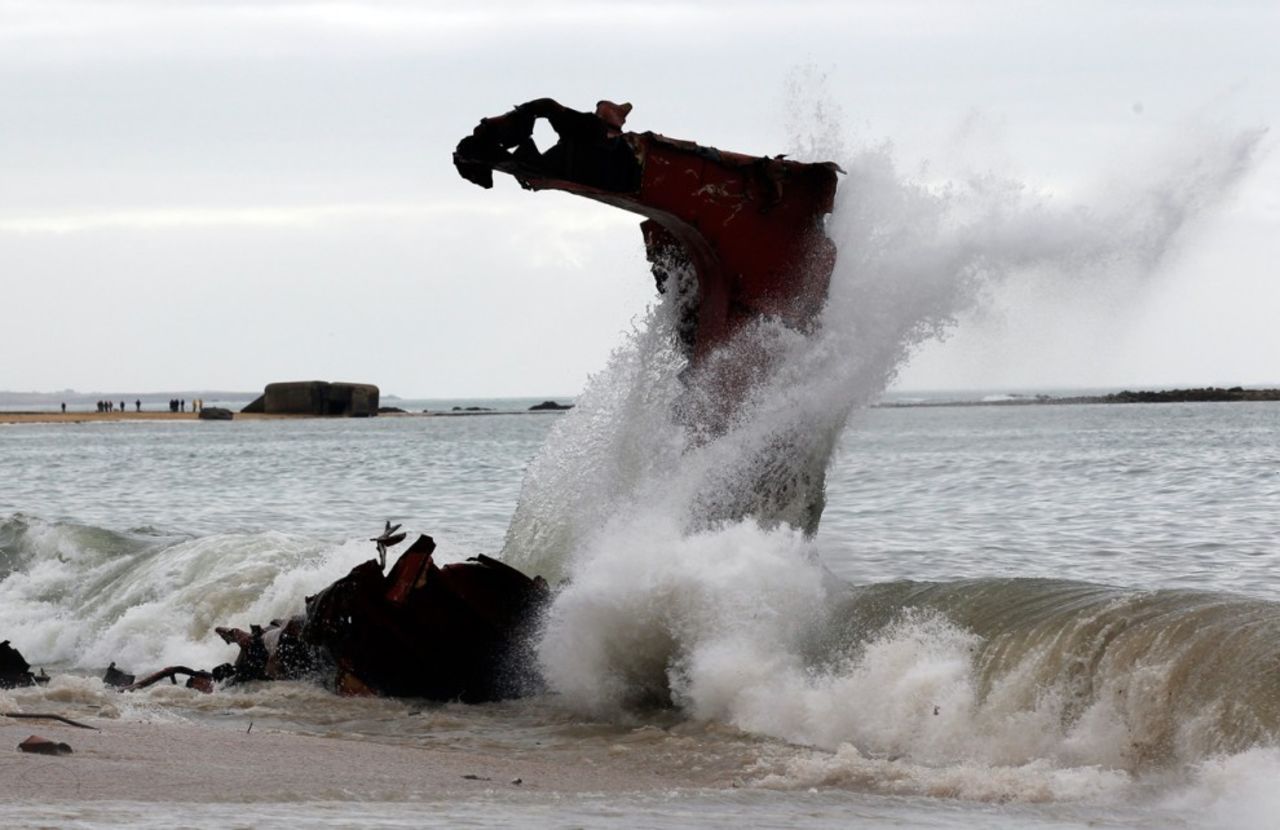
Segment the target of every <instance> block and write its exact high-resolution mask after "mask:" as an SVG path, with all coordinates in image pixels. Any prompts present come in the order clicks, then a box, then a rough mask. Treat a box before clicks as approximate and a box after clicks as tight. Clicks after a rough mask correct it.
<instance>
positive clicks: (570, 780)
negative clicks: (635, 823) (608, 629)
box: [0, 718, 706, 804]
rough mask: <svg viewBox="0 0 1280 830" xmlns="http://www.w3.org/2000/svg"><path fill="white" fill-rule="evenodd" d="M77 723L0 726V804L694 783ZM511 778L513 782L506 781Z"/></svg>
mask: <svg viewBox="0 0 1280 830" xmlns="http://www.w3.org/2000/svg"><path fill="white" fill-rule="evenodd" d="M84 722H85V723H88V724H90V725H93V726H96V727H98V729H99V731H96V732H95V731H90V730H86V729H76V728H74V727H70V726H66V725H63V724H60V723H57V722H53V721H34V720H24V721H10V720H8V719H6V718H0V750H7V751H4V752H3V753H2V754H0V759H2V760H0V804H3V803H4V802H14V801H38V802H51V801H65V800H74V801H99V800H105V801H153V802H226V801H232V802H246V801H289V802H295V801H321V800H334V799H357V800H396V801H406V800H410V801H412V800H417V799H419V798H439V797H440V796H442V795H454V796H456V797H459V798H466V797H474V796H484V795H486V794H492V793H493V792H495V791H502V790H507V791H513V792H514V791H530V790H533V791H543V792H558V793H586V792H636V791H644V790H653V789H655V788H660V787H661V788H667V787H679V786H688V785H689V784H690V783H692V782H691V781H690V780H689V779H688V777H687V776H678V775H677V774H675V773H674V772H664V771H662V770H658V769H654V768H652V767H647V768H646V767H645V766H644V765H639V764H633V763H631V762H630V760H629V759H628V758H626V757H625V756H624V757H619V758H616V759H613V760H611V761H610V762H608V763H603V764H601V763H598V762H595V763H593V762H586V763H582V764H566V763H564V762H563V761H561V760H550V759H547V758H545V757H541V756H538V755H535V754H532V753H527V754H526V753H521V752H513V751H511V750H510V748H502V749H498V748H494V750H493V751H487V750H486V749H483V748H468V747H456V748H450V749H440V748H439V747H421V746H406V745H393V744H384V743H374V742H371V741H364V740H344V739H337V738H328V737H316V736H310V735H298V734H293V733H287V732H278V731H272V730H268V729H256V728H255V729H253V730H252V731H249V732H246V729H245V726H244V724H243V723H242V722H241V723H237V724H228V725H227V726H226V727H221V726H204V725H193V724H187V723H172V722H165V723H139V722H132V721H119V720H110V719H90V720H86V721H84ZM29 735H40V736H42V737H46V738H49V739H50V740H53V741H61V742H65V743H67V744H69V745H70V746H71V747H72V754H70V755H65V756H58V757H51V756H45V755H33V754H27V753H23V752H18V751H16V747H17V745H18V743H19V742H21V741H22V740H23V739H25V738H26V737H27V736H29ZM596 760H597V761H598V760H599V759H596ZM468 776H473V777H468ZM517 778H518V779H520V783H519V784H517V783H513V782H514V781H515V779H517ZM704 783H706V782H704Z"/></svg>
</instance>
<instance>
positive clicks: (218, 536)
mask: <svg viewBox="0 0 1280 830" xmlns="http://www.w3.org/2000/svg"><path fill="white" fill-rule="evenodd" d="M564 417H565V416H559V415H499V416H484V417H467V418H429V417H417V418H381V419H374V420H303V421H258V422H243V423H240V422H232V423H230V424H226V423H185V422H184V423H165V422H160V423H156V422H139V423H114V424H81V425H61V424H59V425H47V426H41V425H21V426H13V427H8V428H3V429H0V466H2V469H0V472H2V473H3V476H2V478H0V481H2V482H3V483H2V484H0V514H2V515H3V519H0V636H3V637H6V638H9V639H11V640H12V641H13V642H14V644H15V645H16V646H17V647H18V648H19V649H20V650H21V651H22V652H23V653H24V654H25V655H27V657H28V658H29V659H30V660H31V661H32V662H33V663H35V664H38V665H44V666H47V667H48V668H49V670H50V671H52V672H54V673H62V672H65V673H69V674H70V677H68V678H65V679H63V680H60V681H58V684H59V685H57V688H56V690H55V691H54V692H37V691H30V692H9V693H0V701H3V702H4V703H5V704H7V706H9V707H13V706H17V705H23V706H25V708H28V709H31V708H40V703H39V701H40V700H41V698H40V695H42V694H45V695H48V694H53V695H56V697H54V700H56V701H57V705H58V707H59V708H60V709H62V710H66V711H69V712H70V713H71V714H73V715H74V714H83V715H94V714H102V713H103V712H106V713H108V714H116V715H117V716H123V717H138V716H142V715H143V714H145V716H146V717H148V718H155V717H163V716H170V717H175V718H178V719H188V720H196V721H200V720H213V721H218V722H222V721H225V720H226V719H228V718H230V719H233V720H234V719H242V720H250V719H252V720H255V721H256V722H257V723H258V724H259V728H270V727H274V728H282V729H288V730H291V731H301V732H311V733H315V734H328V735H335V734H337V735H347V736H349V737H353V738H359V739H365V740H369V739H372V740H388V741H417V742H420V743H422V744H423V745H428V746H447V745H449V742H451V741H462V742H463V744H464V745H465V744H466V743H467V742H475V743H483V744H484V745H486V746H492V745H497V746H505V747H507V748H509V749H510V750H512V751H521V752H534V753H538V754H539V755H540V756H541V757H544V758H547V759H552V760H555V759H559V758H563V760H564V762H565V763H574V762H579V761H580V759H581V758H582V757H592V756H593V755H595V754H597V753H598V754H599V755H600V757H602V758H603V757H607V755H608V754H609V753H610V752H611V751H616V747H617V745H618V744H619V743H626V744H627V746H628V747H629V748H630V749H631V750H632V751H636V752H641V753H649V754H650V755H651V762H652V763H653V764H654V765H655V766H660V767H664V768H672V767H673V766H674V767H678V766H679V765H682V764H684V765H689V766H702V767H707V766H712V767H714V766H716V765H720V766H721V767H722V768H724V769H730V770H733V776H734V777H735V781H736V783H737V784H738V785H739V787H738V789H735V790H731V791H720V790H710V791H707V790H703V789H700V788H698V787H696V786H694V787H690V788H689V789H688V790H687V791H680V792H661V793H648V794H639V795H633V796H622V797H618V796H610V797H609V798H607V799H606V798H603V797H601V798H594V797H575V798H571V799H569V800H568V801H567V802H566V801H564V800H555V801H554V803H552V802H548V801H546V799H545V798H543V797H541V796H532V795H530V796H521V797H518V796H512V795H509V794H502V795H487V796H480V797H477V799H475V800H473V801H464V802H461V803H458V802H449V803H441V804H434V805H432V806H431V809H430V810H429V811H428V810H426V809H425V808H424V807H423V806H422V805H416V806H415V805H410V804H397V803H379V804H372V805H371V804H361V805H360V806H359V813H358V815H359V816H360V817H361V818H362V820H363V819H364V818H367V819H368V821H369V822H371V823H372V824H371V825H370V826H378V825H379V823H381V824H382V825H383V826H397V825H398V823H399V824H412V823H414V822H421V821H426V820H427V819H426V818H425V817H424V816H426V815H427V814H428V813H429V814H430V816H431V818H430V820H431V821H433V822H436V823H438V824H439V825H444V824H449V823H451V822H453V821H465V820H477V821H479V820H484V819H485V818H486V817H487V818H488V819H491V820H498V821H503V820H507V821H516V820H519V821H522V822H525V823H529V824H533V825H538V824H545V825H546V826H562V825H566V824H568V825H573V824H577V825H581V826H602V827H607V826H643V825H646V824H649V825H655V826H656V825H659V824H664V823H665V824H668V825H670V824H672V823H680V822H694V821H696V822H698V823H701V824H705V825H708V826H729V825H733V824H741V823H742V822H743V821H750V822H752V823H753V824H755V825H758V826H768V825H770V824H776V825H777V826H782V825H784V824H788V823H795V822H797V821H799V822H800V823H803V824H806V825H807V826H846V825H847V824H849V823H850V822H852V821H867V822H873V823H875V822H879V823H883V824H885V825H886V826H944V827H945V826H965V825H970V824H974V823H982V824H989V825H991V826H1009V827H1017V826H1071V825H1076V824H1092V825H1094V826H1135V825H1136V826H1166V825H1168V824H1171V823H1172V824H1181V825H1182V826H1203V825H1214V824H1219V825H1222V826H1249V824H1248V823H1249V822H1250V821H1251V820H1253V819H1257V820H1258V821H1259V822H1262V823H1257V824H1255V825H1254V826H1265V822H1264V821H1263V819H1264V818H1266V817H1267V816H1269V815H1270V812H1269V809H1270V806H1269V805H1271V804H1272V800H1271V798H1272V797H1271V795H1270V792H1271V790H1270V788H1269V787H1268V786H1267V785H1266V784H1265V782H1266V781H1267V780H1268V779H1269V778H1270V777H1273V776H1274V775H1275V774H1276V772H1278V771H1280V749H1277V736H1276V732H1275V729H1276V725H1277V723H1278V717H1277V716H1278V714H1280V713H1277V711H1276V710H1277V707H1278V706H1280V686H1278V685H1277V683H1278V682H1280V680H1278V679H1277V675H1278V673H1280V605H1277V604H1276V600H1277V598H1278V595H1280V576H1277V573H1278V571H1277V568H1276V564H1277V562H1276V557H1277V556H1280V549H1278V548H1277V544H1276V539H1277V535H1278V533H1280V518H1278V514H1277V512H1276V507H1277V506H1278V505H1280V451H1278V450H1277V447H1280V407H1277V406H1275V405H1272V404H1265V403H1257V404H1249V403H1240V404H1213V403H1205V404H1152V405H1127V406H1106V405H1083V406H1019V407H945V408H910V409H907V408H884V409H871V410H867V411H863V412H861V413H859V414H858V415H857V416H856V417H855V418H854V419H853V421H852V423H851V425H850V427H849V428H848V429H847V430H845V431H844V432H843V433H842V435H841V437H840V443H839V447H838V450H837V453H836V456H835V458H836V461H835V463H834V464H833V466H832V468H831V470H830V473H829V475H828V477H827V510H826V513H825V516H824V520H823V525H822V527H821V529H820V531H819V533H818V534H817V535H816V536H815V537H814V538H813V539H812V540H805V539H804V537H803V536H802V535H800V534H798V533H796V532H794V531H792V530H789V529H787V528H785V527H779V528H774V529H762V528H760V527H758V526H756V525H754V524H753V523H750V522H747V523H739V524H736V525H733V526H729V527H725V528H721V529H717V530H707V531H703V532H699V533H695V534H692V536H688V535H686V536H683V537H680V538H677V535H668V536H664V533H666V532H667V531H664V530H663V529H662V528H656V527H655V528H653V529H652V530H653V532H652V533H649V534H646V535H644V536H640V537H636V538H626V539H623V538H619V539H617V540H616V548H617V550H618V554H617V555H618V560H617V561H615V560H609V561H608V563H607V567H605V566H603V565H598V566H597V568H595V569H593V568H583V569H582V570H581V571H580V572H579V576H578V578H577V580H576V581H575V583H574V586H573V590H572V591H570V590H568V589H566V591H565V593H564V595H563V599H562V600H561V603H560V605H558V606H557V608H556V610H555V615H556V620H555V621H554V622H553V624H552V625H551V626H549V629H548V632H547V634H546V637H547V640H546V642H545V643H544V645H543V656H544V660H545V664H546V666H547V670H548V673H549V677H550V680H551V682H552V684H553V685H554V686H555V687H556V689H555V691H554V693H551V694H548V695H544V696H540V697H538V698H535V699H532V700H527V701H515V702H509V703H504V704H498V705H492V706H473V707H468V706H463V705H460V704H448V705H445V706H442V707H438V708H433V709H431V710H430V711H429V712H428V713H427V714H426V715H424V714H423V706H422V704H421V703H418V702H399V701H365V700H346V699H340V698H335V697H333V696H332V695H329V694H328V693H327V692H324V691H323V690H321V689H318V688H314V689H313V688H310V687H307V686H305V685H304V684H279V685H280V688H272V687H271V686H266V687H261V688H258V689H253V690H240V691H234V692H221V693H219V694H216V695H212V696H207V697H205V696H194V695H191V694H189V693H187V694H178V693H177V692H170V691H169V690H168V689H167V688H165V687H159V688H158V691H156V692H154V693H152V694H151V695H142V696H139V699H138V701H137V702H136V703H135V702H133V701H130V700H128V699H125V698H122V697H121V696H119V695H117V694H116V693H114V692H109V691H106V690H103V689H100V688H98V687H96V686H95V685H94V684H96V682H97V681H96V680H93V679H92V678H91V675H94V674H96V673H98V672H100V671H101V669H102V668H103V667H105V665H106V664H107V663H108V662H112V661H115V662H117V663H118V664H119V665H121V666H123V667H126V668H128V669H131V670H136V671H145V670H147V669H151V668H156V667H159V666H162V665H167V664H171V663H185V664H195V665H205V666H207V665H213V664H215V663H217V662H221V661H223V660H225V659H227V658H228V657H229V656H231V655H230V651H231V650H230V649H228V647H226V646H225V645H223V644H222V643H221V642H220V641H219V640H217V638H216V636H215V635H214V634H213V631H212V629H213V626H215V625H221V624H233V625H246V624H248V623H250V622H255V621H265V620H267V619H270V618H271V617H273V616H279V615H282V614H286V613H290V612H292V611H296V610H298V609H299V608H300V607H301V603H302V597H303V596H304V595H306V594H307V593H311V592H314V591H315V590H316V589H317V588H319V587H321V586H323V585H324V584H326V583H327V582H328V581H330V580H332V579H335V578H337V577H339V576H341V575H342V574H343V573H345V571H346V570H347V569H348V568H350V567H351V566H353V565H355V564H357V563H358V562H360V561H363V560H364V559H366V558H367V557H368V556H369V555H370V554H371V552H372V551H371V547H372V546H371V545H370V544H369V543H368V542H367V541H365V540H366V539H367V538H368V537H369V536H372V535H375V532H376V531H377V530H378V529H379V526H380V523H381V522H382V521H383V520H384V519H386V518H391V519H394V520H395V521H402V522H404V523H406V525H407V526H408V527H410V528H412V529H414V530H417V531H425V532H430V533H431V534H432V535H434V536H435V538H436V539H437V541H438V543H439V545H440V551H441V554H442V556H443V557H444V558H445V559H457V558H463V557H465V556H469V555H474V554H476V553H482V552H483V553H494V552H497V551H499V550H501V549H502V546H503V543H504V538H505V537H506V536H507V535H508V521H509V519H510V517H511V515H512V514H513V512H515V508H516V503H517V500H518V498H519V492H520V487H521V482H522V476H523V471H524V469H525V467H526V465H527V464H528V463H529V461H530V459H531V458H532V457H533V455H534V454H535V453H536V452H537V451H538V448H539V447H541V446H543V445H544V444H545V442H546V440H547V437H548V435H547V434H548V432H550V431H552V430H553V429H558V428H563V426H564V425H565V422H564ZM664 544H668V545H674V546H677V547H678V548H679V549H680V557H679V558H678V559H671V560H667V559H666V554H665V553H664V551H663V550H661V547H662V546H663V545H664ZM602 642H607V643H614V644H622V645H625V646H627V648H624V649H620V650H616V651H609V654H603V653H601V652H600V650H599V647H600V645H601V643H602ZM566 643H571V644H572V646H573V647H572V648H571V649H570V648H568V647H567V646H566V645H565V644H566ZM606 651H608V650H606ZM618 651H621V652H622V653H626V654H629V655H630V657H629V658H628V659H627V660H619V658H618V657H617V653H618ZM610 655H612V656H610ZM177 691H179V692H181V691H184V690H177ZM133 706H136V707H138V708H137V709H136V710H134V709H131V708H130V707H133ZM44 707H45V708H48V704H47V703H46V704H44ZM673 707H674V708H673ZM691 780H695V781H696V780H697V774H695V773H691ZM812 790H816V792H815V791H812ZM82 806H83V809H84V812H83V814H77V813H76V812H75V811H76V808H75V807H74V806H67V805H62V806H60V807H58V808H57V809H58V810H70V811H71V812H70V813H67V814H66V815H65V816H64V818H67V819H68V820H69V818H70V816H71V815H73V814H75V815H81V818H87V820H89V821H91V822H100V823H103V824H106V823H110V822H111V821H127V822H129V823H140V824H143V825H146V824H147V823H148V822H151V823H155V824H163V823H165V822H166V821H171V820H173V819H174V814H173V813H172V812H170V810H171V808H169V807H165V806H163V805H160V806H157V805H143V804H92V805H89V804H86V805H82ZM200 809H202V808H195V813H189V812H187V810H188V807H187V806H186V805H184V807H183V815H185V816H186V819H185V820H189V821H195V820H196V819H197V818H198V816H197V815H196V814H197V813H199V810H200ZM253 809H257V808H253ZM353 809H354V808H353ZM9 810H10V808H8V807H7V808H6V814H8V812H9ZM209 811H210V817H211V821H212V816H213V815H214V814H215V812H216V811H214V810H213V809H212V808H209ZM251 812H252V810H251ZM59 815H61V814H59V813H58V812H57V810H55V809H54V808H52V807H41V806H37V805H27V806H22V807H21V808H20V809H19V811H18V812H17V813H14V816H15V817H25V818H24V819H23V820H24V821H27V822H29V823H35V824H39V823H49V822H54V823H56V822H57V821H59V820H60V819H59ZM254 815H255V816H256V817H257V819H256V820H257V821H258V822H259V823H261V824H270V823H272V822H273V821H277V822H280V823H285V822H287V821H288V820H303V821H308V820H310V821H315V822H324V821H332V822H335V823H337V824H341V823H343V822H344V821H347V822H349V821H352V820H354V816H355V815H356V814H354V813H352V812H350V811H347V810H344V808H343V806H342V805H341V804H297V805H281V806H276V807H270V806H264V807H262V808H261V811H260V812H259V813H255V814H254ZM15 820H16V819H15Z"/></svg>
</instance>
